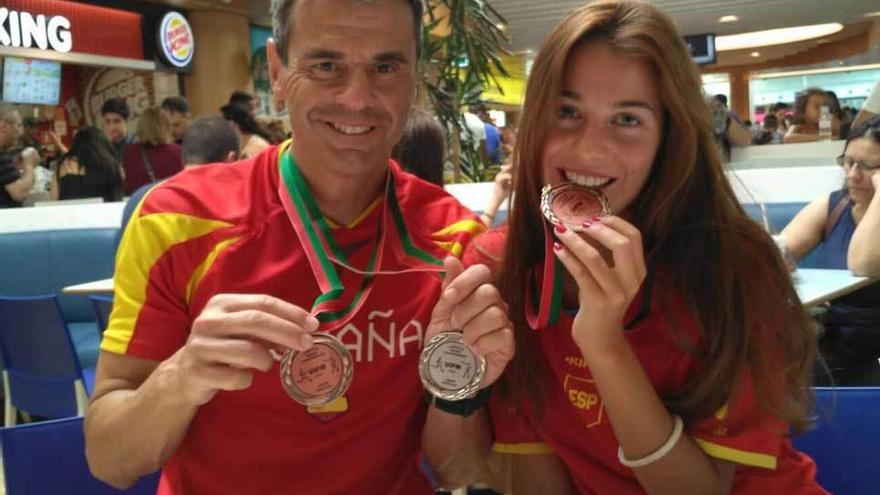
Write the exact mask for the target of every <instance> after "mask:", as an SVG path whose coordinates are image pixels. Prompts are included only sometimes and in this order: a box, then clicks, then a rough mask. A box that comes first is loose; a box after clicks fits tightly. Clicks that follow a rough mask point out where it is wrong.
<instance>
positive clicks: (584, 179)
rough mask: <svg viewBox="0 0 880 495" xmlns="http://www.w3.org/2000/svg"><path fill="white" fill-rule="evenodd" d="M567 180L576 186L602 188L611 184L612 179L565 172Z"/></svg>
mask: <svg viewBox="0 0 880 495" xmlns="http://www.w3.org/2000/svg"><path fill="white" fill-rule="evenodd" d="M565 178H566V179H568V180H569V181H571V182H574V183H575V184H578V185H581V186H587V187H602V186H604V185H605V184H608V183H609V182H611V178H610V177H594V176H591V175H583V174H578V173H575V172H570V171H568V170H566V171H565Z"/></svg>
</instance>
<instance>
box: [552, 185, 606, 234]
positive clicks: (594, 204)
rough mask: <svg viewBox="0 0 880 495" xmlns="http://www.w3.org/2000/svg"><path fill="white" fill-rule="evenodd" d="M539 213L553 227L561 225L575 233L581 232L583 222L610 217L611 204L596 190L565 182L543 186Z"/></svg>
mask: <svg viewBox="0 0 880 495" xmlns="http://www.w3.org/2000/svg"><path fill="white" fill-rule="evenodd" d="M541 212H542V213H543V214H544V217H545V218H546V219H547V220H548V221H549V222H550V223H552V224H553V225H559V224H562V225H565V226H566V227H567V228H569V229H571V230H573V231H575V232H582V231H583V230H584V227H583V224H584V222H586V221H588V220H591V219H592V218H593V217H595V216H603V217H604V216H608V215H610V214H611V204H610V203H609V202H608V198H606V197H605V195H604V194H602V191H599V190H598V189H594V188H592V187H587V186H581V185H579V184H575V183H574V182H565V183H562V184H557V185H555V186H552V187H551V186H550V185H549V184H548V185H546V186H544V189H542V190H541Z"/></svg>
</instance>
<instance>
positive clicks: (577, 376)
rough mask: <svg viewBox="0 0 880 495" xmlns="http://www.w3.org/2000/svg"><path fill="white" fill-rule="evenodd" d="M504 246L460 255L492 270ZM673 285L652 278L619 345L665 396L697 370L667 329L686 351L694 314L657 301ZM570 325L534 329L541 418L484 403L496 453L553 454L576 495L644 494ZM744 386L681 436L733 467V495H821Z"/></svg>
mask: <svg viewBox="0 0 880 495" xmlns="http://www.w3.org/2000/svg"><path fill="white" fill-rule="evenodd" d="M504 238H505V235H504V231H503V230H500V231H499V230H493V231H491V232H488V233H486V234H485V235H483V236H481V237H480V238H478V239H477V241H475V242H474V243H473V244H471V246H470V247H469V248H468V250H467V251H466V253H465V256H464V261H465V264H466V265H467V264H474V263H486V264H488V265H490V266H492V265H493V264H496V265H497V259H499V258H500V256H499V253H503V250H504ZM492 258H494V260H493V259H492ZM669 287H670V285H669V284H668V281H667V280H665V279H664V277H663V276H662V274H661V273H660V272H657V271H655V272H654V273H653V274H649V275H648V277H647V279H646V281H645V283H644V284H643V286H642V289H641V290H640V292H639V294H638V295H637V296H636V297H635V298H634V299H633V303H632V304H631V305H630V307H629V308H628V310H627V313H626V317H625V320H624V321H626V322H628V325H627V330H626V331H625V337H626V339H627V341H628V342H629V345H630V346H631V347H632V350H633V352H634V353H635V355H636V357H637V358H638V359H639V362H640V363H641V365H642V367H643V369H644V371H645V373H646V374H647V375H648V378H649V379H650V380H651V383H652V384H653V385H654V388H655V389H656V390H657V393H658V394H659V395H660V396H661V397H662V396H664V395H668V394H671V393H672V392H675V391H677V390H680V389H681V388H682V387H683V385H684V384H685V381H686V380H687V378H688V377H690V376H691V374H692V373H694V372H695V371H697V367H698V362H697V360H696V359H695V358H694V356H693V355H691V354H689V353H688V352H686V351H685V350H684V349H683V347H682V345H680V344H679V343H678V341H677V340H676V337H674V335H673V333H672V331H671V328H676V329H677V330H678V333H679V335H680V336H681V337H682V338H683V339H684V340H685V341H686V342H687V344H688V345H689V346H691V347H693V348H699V347H700V346H701V337H700V332H699V329H698V324H697V322H696V320H695V319H694V316H693V315H692V314H691V313H690V312H689V311H688V310H687V308H686V307H685V305H684V303H683V302H682V300H681V298H680V297H671V298H670V297H668V293H667V294H664V293H663V291H669V290H670V289H669ZM660 308H662V309H660ZM572 321H573V316H571V315H570V314H568V313H567V312H565V311H563V312H562V314H560V315H559V320H558V322H557V323H556V324H555V325H554V326H552V327H550V328H543V329H541V330H539V332H540V336H539V339H538V340H539V344H540V347H541V351H542V352H543V364H544V367H543V379H544V389H545V391H546V404H545V407H544V411H543V415H540V416H539V415H537V414H535V413H534V409H533V408H532V407H530V405H529V404H525V407H524V408H523V409H524V411H523V413H522V414H515V413H514V412H513V410H512V408H510V407H509V405H508V404H506V403H504V402H503V401H501V400H499V399H497V398H493V399H492V401H491V402H490V407H489V410H490V415H491V419H492V426H493V431H494V434H495V444H494V450H495V451H497V452H501V453H509V454H547V453H555V454H556V455H557V456H559V457H560V459H562V461H563V462H565V464H566V466H568V470H569V474H570V477H571V479H572V481H573V483H574V486H575V488H576V489H577V491H578V493H581V494H605V493H613V494H615V495H627V494H644V493H645V491H644V489H643V488H642V487H641V485H640V484H639V482H638V480H637V479H636V477H635V474H634V472H633V470H632V469H630V468H628V467H626V466H623V465H622V464H620V462H619V461H618V459H617V449H618V447H619V444H618V442H617V439H616V438H615V436H614V431H613V430H612V428H611V424H610V422H609V420H608V418H607V417H606V414H605V411H604V407H603V404H602V397H601V395H599V391H598V389H597V387H596V383H595V381H594V380H593V378H592V376H591V375H590V370H589V368H588V367H587V363H586V362H585V360H584V358H583V356H582V354H581V352H580V350H579V349H578V347H577V345H576V344H575V343H574V340H573V339H572V337H571V325H572ZM673 325H675V326H674V327H673ZM741 382H742V383H741V384H740V386H739V389H738V390H736V391H735V392H734V393H733V394H732V399H731V400H730V401H729V402H728V403H727V404H726V405H725V406H724V407H722V408H721V409H720V410H718V411H717V412H716V413H715V414H714V415H712V416H710V417H707V418H703V419H702V420H699V421H696V422H694V423H692V424H688V425H686V426H685V432H686V434H687V435H689V436H690V437H691V438H692V439H693V440H694V441H695V442H696V443H697V445H698V446H700V448H702V449H703V451H704V452H705V453H706V454H707V455H709V456H710V457H713V458H716V459H722V460H725V461H728V462H732V463H736V464H737V465H738V466H737V469H736V475H735V478H734V486H733V490H732V493H739V494H764V493H767V494H770V493H774V494H775V493H779V494H782V493H792V494H794V493H797V494H822V493H825V492H824V491H823V490H822V489H821V488H820V487H819V486H818V485H817V484H816V481H815V474H816V467H815V464H814V463H813V461H812V460H811V459H810V458H809V457H807V456H806V455H804V454H802V453H799V452H797V451H795V450H794V448H793V447H792V445H791V442H790V441H789V440H788V438H786V437H784V436H783V433H784V432H785V431H787V428H786V425H785V424H784V423H783V422H782V421H781V420H779V419H777V418H775V417H772V416H770V415H769V414H767V413H765V412H764V411H763V410H762V409H761V408H760V406H759V405H758V402H757V399H756V397H755V395H754V393H753V390H752V388H751V385H750V381H749V380H747V379H745V380H741Z"/></svg>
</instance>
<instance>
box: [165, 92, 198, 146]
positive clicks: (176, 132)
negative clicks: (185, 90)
mask: <svg viewBox="0 0 880 495" xmlns="http://www.w3.org/2000/svg"><path fill="white" fill-rule="evenodd" d="M159 108H161V109H162V111H163V112H165V113H167V114H168V118H169V119H170V120H171V134H172V135H173V136H174V144H181V143H182V142H183V136H184V135H185V134H186V129H187V128H188V127H189V124H190V122H192V113H190V111H189V100H187V99H186V98H184V97H183V96H169V97H168V98H165V99H164V100H162V104H161V105H160V107H159Z"/></svg>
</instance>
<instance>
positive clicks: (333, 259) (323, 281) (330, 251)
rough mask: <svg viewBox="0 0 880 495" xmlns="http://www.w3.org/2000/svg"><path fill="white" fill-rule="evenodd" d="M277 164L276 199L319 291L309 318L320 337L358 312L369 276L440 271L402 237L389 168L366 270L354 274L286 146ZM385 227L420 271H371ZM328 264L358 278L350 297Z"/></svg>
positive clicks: (369, 285) (369, 284)
mask: <svg viewBox="0 0 880 495" xmlns="http://www.w3.org/2000/svg"><path fill="white" fill-rule="evenodd" d="M278 162H279V169H280V170H279V171H280V175H281V180H280V181H279V186H278V192H279V196H280V198H281V201H282V203H283V204H284V208H285V210H286V211H287V216H288V217H289V218H290V221H291V224H292V225H293V229H294V231H295V232H296V235H297V238H298V239H299V241H300V244H301V245H302V248H303V251H304V253H305V255H306V258H307V259H308V262H309V266H310V267H311V269H312V273H313V274H314V276H315V281H316V282H317V284H318V288H319V289H320V291H321V295H320V296H318V298H317V299H315V302H314V303H313V305H312V309H311V313H312V315H314V316H315V317H316V318H317V319H318V321H320V322H321V330H322V331H327V330H333V329H336V328H339V327H341V326H342V325H344V324H345V323H346V322H348V321H349V320H350V319H351V318H352V316H354V315H355V314H356V313H357V312H358V311H359V310H360V308H361V307H362V306H363V304H364V302H365V301H366V299H367V297H368V296H369V294H370V292H371V290H372V287H373V284H372V282H373V278H374V276H375V275H377V274H396V273H407V272H414V271H432V272H439V271H441V268H442V262H441V261H439V260H437V259H436V258H434V257H433V256H432V255H431V254H430V253H428V252H426V251H423V250H421V249H419V248H417V247H415V245H413V243H412V241H411V239H410V237H409V234H408V232H407V231H406V225H405V223H404V220H403V215H402V214H401V212H400V206H399V203H398V201H397V195H396V187H395V181H394V175H395V172H396V169H395V166H394V165H393V164H392V165H389V176H388V181H387V183H386V189H385V201H384V203H383V206H382V219H381V221H380V222H379V226H378V228H377V233H376V243H375V244H374V246H373V250H372V252H371V254H370V258H369V261H368V263H367V266H366V269H365V270H359V269H357V268H354V267H352V266H350V264H349V261H348V257H347V256H346V254H345V253H344V252H343V251H342V249H340V248H339V245H338V244H337V243H336V241H335V239H334V238H333V235H332V232H331V229H330V226H329V224H328V223H327V220H326V219H325V217H324V215H323V214H322V213H321V210H320V208H318V204H317V202H316V201H315V198H314V196H312V193H311V191H310V190H309V187H308V184H307V183H306V181H305V178H304V177H303V176H302V172H301V171H300V170H299V167H298V166H297V165H296V162H295V160H294V158H293V153H292V152H291V151H289V150H288V147H287V146H282V147H281V148H280V150H279V157H278ZM391 225H393V226H394V227H396V230H397V233H398V237H399V238H400V243H399V245H400V248H402V251H403V254H405V255H406V256H405V257H408V258H410V259H411V261H416V260H417V261H418V262H420V263H421V264H422V265H423V266H421V267H417V268H409V269H405V270H398V271H380V270H377V268H381V266H382V259H383V254H384V247H385V244H386V233H387V229H388V226H391ZM396 244H397V243H396ZM395 247H397V246H395ZM395 251H400V249H395ZM334 264H337V265H339V266H341V267H343V268H345V269H347V270H349V271H350V272H352V273H353V274H355V275H359V277H357V278H355V279H356V280H357V279H358V278H359V283H356V284H352V286H354V285H357V289H356V291H354V294H351V293H352V292H353V291H352V290H349V291H346V288H345V285H344V284H343V282H342V279H341V277H340V275H339V273H338V272H337V271H336V268H335V267H334V266H333V265H334ZM424 265H427V266H424ZM347 293H348V294H347ZM346 295H348V297H346Z"/></svg>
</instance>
